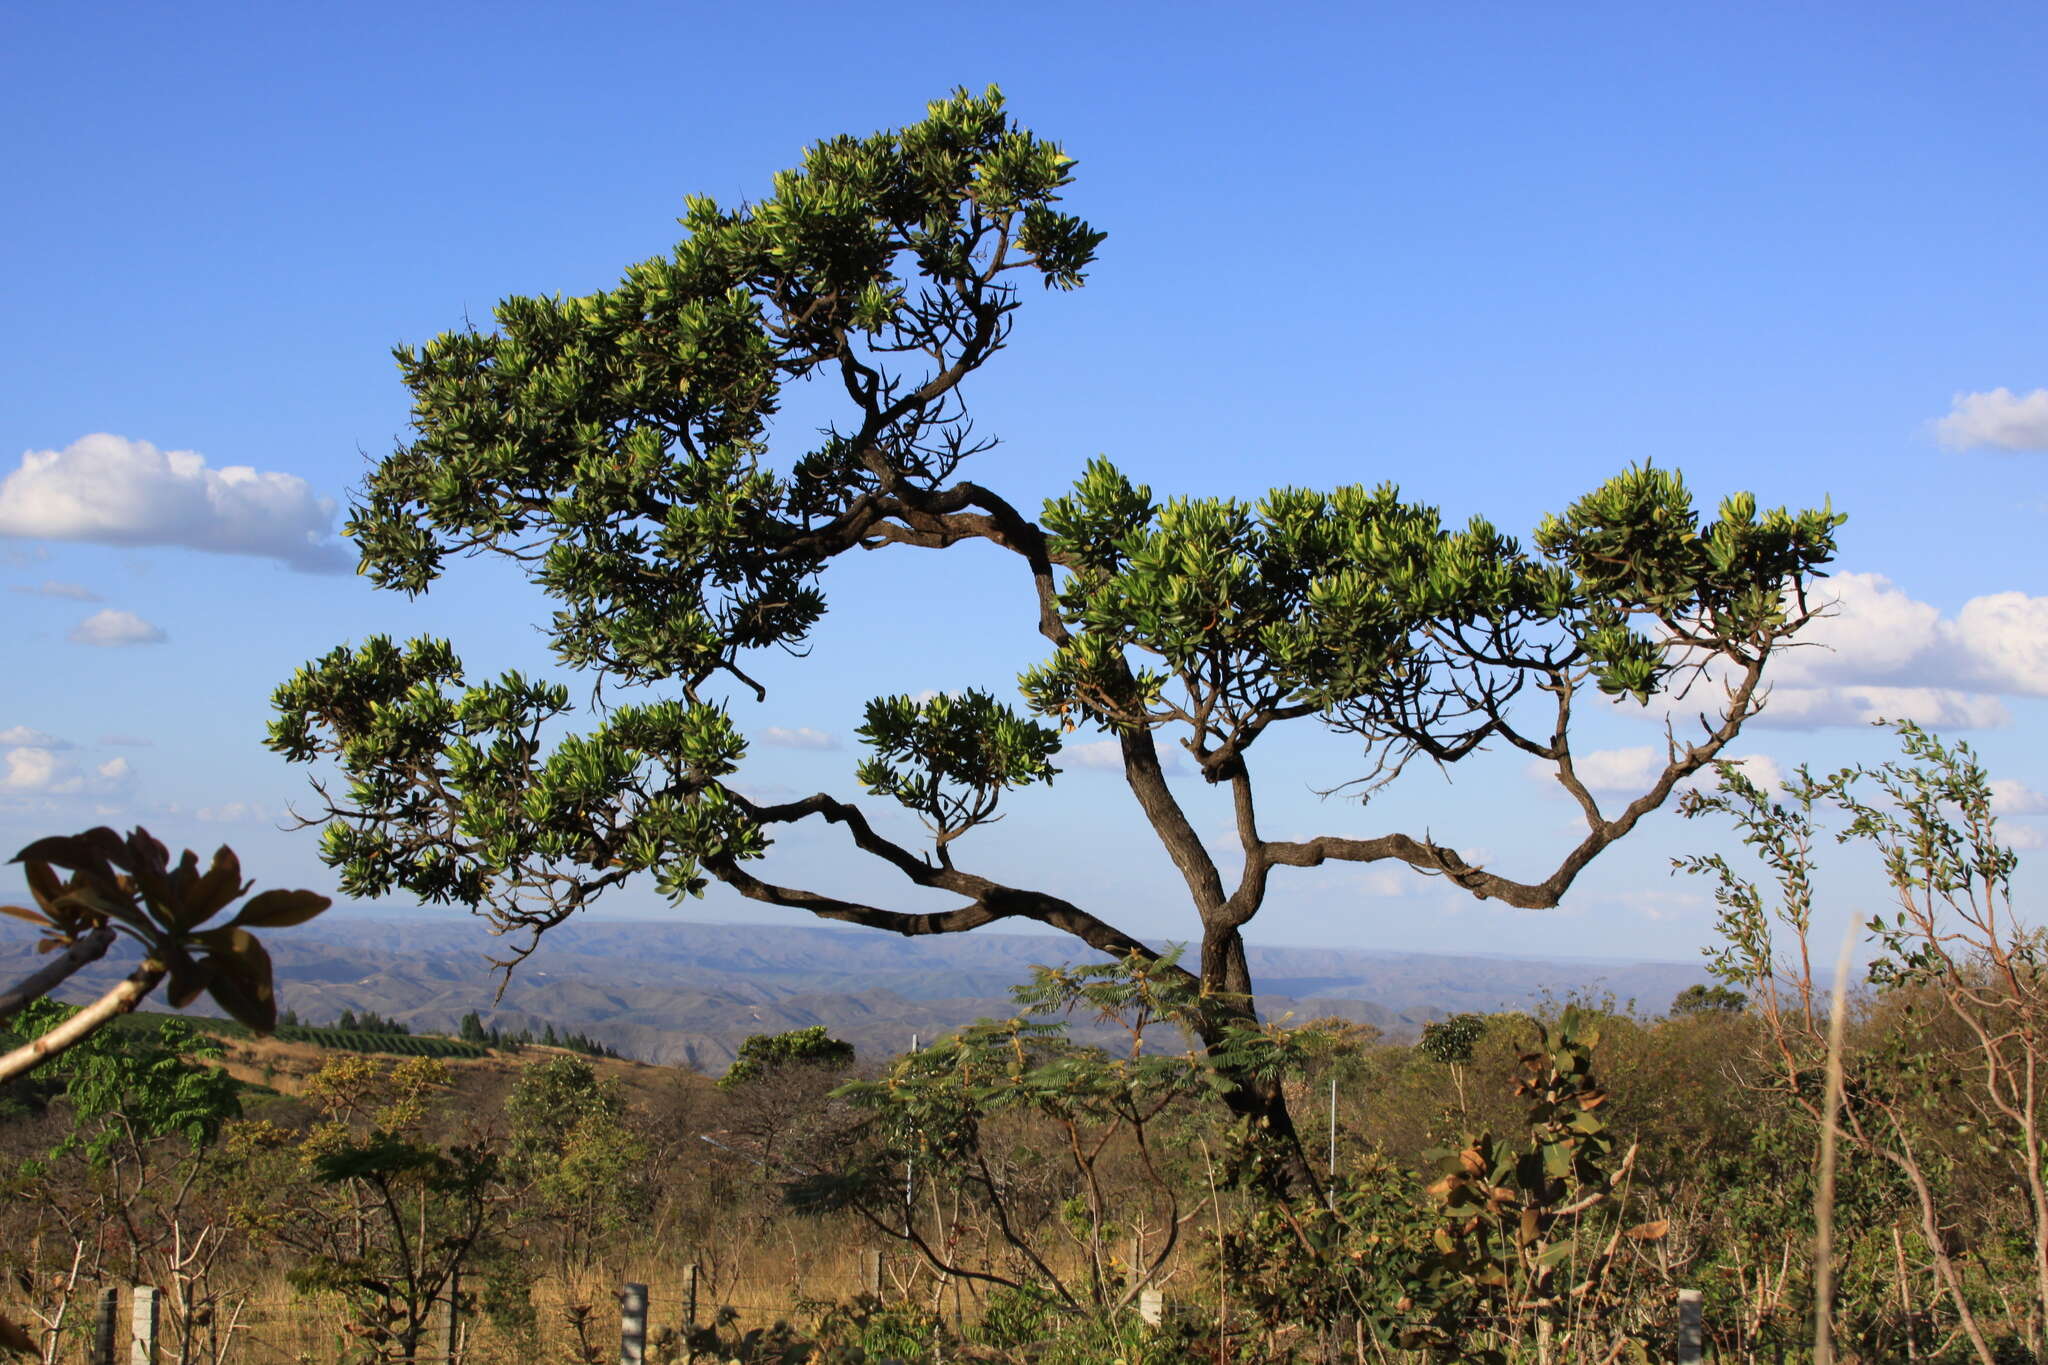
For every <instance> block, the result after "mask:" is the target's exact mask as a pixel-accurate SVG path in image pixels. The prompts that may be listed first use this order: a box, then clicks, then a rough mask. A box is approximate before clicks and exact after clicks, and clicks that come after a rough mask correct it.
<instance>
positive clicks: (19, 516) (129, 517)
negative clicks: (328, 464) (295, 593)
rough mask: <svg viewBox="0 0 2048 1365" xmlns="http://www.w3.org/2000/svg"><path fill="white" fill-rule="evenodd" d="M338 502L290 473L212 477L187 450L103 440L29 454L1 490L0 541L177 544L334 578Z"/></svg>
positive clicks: (338, 565) (339, 558)
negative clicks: (251, 557) (12, 538)
mask: <svg viewBox="0 0 2048 1365" xmlns="http://www.w3.org/2000/svg"><path fill="white" fill-rule="evenodd" d="M334 514H335V502H334V500H333V499H332V498H324V497H321V496H320V495H319V494H317V493H315V492H314V491H313V487H312V485H311V484H309V483H307V482H306V481H305V480H304V479H302V478H299V477H298V476H297V475H295V474H266V473H259V472H258V471H257V470H255V469H253V468H251V467H249V466H248V465H228V466H225V467H223V468H220V469H210V468H208V467H207V464H206V457H205V456H203V455H200V454H198V453H197V452H195V451H190V450H169V451H165V450H158V449H157V448H156V447H155V446H153V445H151V444H150V443H149V442H147V441H131V440H128V439H127V438H125V437H121V436H112V435H108V434H106V433H104V432H101V433H96V434H94V435H91V436H82V437H80V438H79V439H78V440H76V441H73V442H72V443H71V444H70V445H68V446H66V447H65V448H64V449H62V450H30V451H25V452H24V453H23V454H22V457H21V467H20V468H19V469H17V470H15V471H14V472H13V473H12V474H9V475H8V476H7V478H6V481H5V482H0V536H18V537H21V538H24V539H32V540H80V541H89V542H92V543H94V544H99V545H178V546H184V547H185V548H187V549H193V550H206V551H210V552H212V553H214V554H235V555H258V556H262V557H264V558H268V559H278V560H282V561H283V562H284V563H286V564H288V565H290V566H291V567H292V568H294V569H299V570H301V571H304V572H308V573H335V572H340V571H342V570H345V569H346V568H347V567H348V562H349V555H348V554H347V552H346V550H345V549H344V547H343V546H342V545H340V544H339V543H338V542H336V541H335V539H334Z"/></svg>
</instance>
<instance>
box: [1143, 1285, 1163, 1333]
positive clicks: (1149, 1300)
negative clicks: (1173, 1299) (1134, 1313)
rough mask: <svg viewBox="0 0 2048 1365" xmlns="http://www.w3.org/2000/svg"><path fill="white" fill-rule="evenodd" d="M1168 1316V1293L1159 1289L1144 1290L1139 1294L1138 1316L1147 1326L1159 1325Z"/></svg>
mask: <svg viewBox="0 0 2048 1365" xmlns="http://www.w3.org/2000/svg"><path fill="white" fill-rule="evenodd" d="M1165 1316H1166V1295H1165V1293H1164V1292H1163V1291H1161V1290H1157V1289H1147V1290H1143V1291H1141V1292H1140V1293H1139V1295H1138V1317H1139V1320H1140V1321H1142V1322H1143V1323H1144V1324H1145V1325H1146V1326H1147V1327H1157V1326H1158V1325H1159V1322H1160V1319H1162V1318H1164V1317H1165Z"/></svg>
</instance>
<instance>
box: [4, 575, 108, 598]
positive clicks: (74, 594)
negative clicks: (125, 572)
mask: <svg viewBox="0 0 2048 1365" xmlns="http://www.w3.org/2000/svg"><path fill="white" fill-rule="evenodd" d="M13 591H15V592H25V593H29V594H31V595H32V596H35V597H62V598H65V599H67V600H68V601H72V602H104V601H105V600H106V599H105V598H103V597H101V596H100V595H99V594H98V593H96V592H94V591H93V590H92V589H91V588H88V587H84V586H82V585H80V584H77V583H59V582H58V581H57V580H56V579H54V578H45V579H44V580H43V581H42V582H40V583H36V584H28V583H16V584H15V585H14V588H13Z"/></svg>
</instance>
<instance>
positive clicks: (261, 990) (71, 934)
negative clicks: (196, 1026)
mask: <svg viewBox="0 0 2048 1365" xmlns="http://www.w3.org/2000/svg"><path fill="white" fill-rule="evenodd" d="M13 861H15V862H18V863H21V864H23V866H24V870H25V875H26V878H27V881H28V886H29V892H30V894H31V895H32V896H33V897H34V898H35V902H36V906H35V908H34V909H28V908H25V907H23V906H18V905H8V906H0V914H7V915H12V916H14V917H15V918H16V919H23V920H27V921H28V922H29V923H31V924H35V925H39V926H41V927H42V928H44V929H46V930H48V931H49V932H48V934H47V935H46V936H45V937H44V938H43V939H42V940H41V941H40V942H39V943H38V944H37V949H38V951H41V952H49V951H50V950H52V949H53V948H59V947H63V946H66V945H68V944H69V943H70V942H71V941H73V940H74V939H75V938H77V937H78V936H80V935H82V934H85V933H89V932H91V931H93V930H95V929H99V928H103V927H111V928H112V929H113V930H114V931H115V932H116V933H118V934H122V935H125V936H127V937H128V938H131V939H133V940H135V941H136V942H137V943H138V944H140V945H141V947H142V950H143V953H144V956H145V960H146V961H147V962H149V963H153V964H155V966H156V967H158V968H161V969H162V970H163V971H164V972H165V973H166V974H167V975H168V977H169V988H168V999H169V1000H170V1003H171V1005H172V1006H173V1007H174V1008H177V1009H183V1008H184V1007H185V1006H187V1005H189V1004H191V1003H192V1002H193V1001H194V1000H196V999H198V998H199V995H200V994H201V993H202V992H204V993H205V994H207V995H209V996H211V997H212V998H213V1000H214V1003H216V1004H218V1005H219V1006H220V1007H221V1008H222V1009H224V1010H226V1011H227V1012H228V1014H229V1015H230V1016H232V1017H233V1018H235V1019H236V1020H238V1021H240V1022H241V1023H244V1024H246V1025H248V1026H249V1027H250V1028H252V1029H255V1030H256V1031H257V1032H259V1033H265V1034H267V1033H269V1032H270V1031H271V1030H272V1029H274V1028H275V1027H276V1026H277V997H276V991H275V988H274V986H273V983H272V980H271V967H270V954H269V952H268V951H266V950H265V949H264V947H263V945H262V943H261V942H259V941H258V940H257V938H256V936H255V934H253V933H252V932H250V931H251V930H255V929H281V928H287V927H289V926H291V925H295V924H304V923H305V922H306V921H308V920H310V919H312V918H313V917H314V916H316V915H318V914H319V913H320V912H321V911H323V910H325V909H326V908H327V907H328V906H329V905H330V904H331V903H332V902H331V901H330V900H329V899H328V898H327V897H325V896H322V895H318V894H316V893H314V892H311V891H277V890H272V891H264V892H260V893H258V894H257V895H255V896H251V897H250V898H249V899H248V900H247V901H246V902H245V903H244V904H243V905H242V908H241V909H240V910H239V911H238V912H236V914H235V915H234V917H233V918H231V919H229V920H228V921H227V922H226V923H225V924H220V925H217V926H215V927H214V928H210V929H208V928H202V927H201V926H203V925H205V924H206V923H207V922H208V921H209V920H211V919H213V918H214V917H215V916H216V915H218V914H219V913H220V912H221V911H222V910H224V909H226V908H227V907H228V905H229V904H230V903H231V902H233V901H234V900H236V899H237V898H239V897H241V896H244V895H247V894H248V891H249V888H250V885H251V883H248V882H244V881H243V880H242V865H241V861H240V860H239V859H238V858H236V856H235V853H234V850H233V849H230V848H228V847H227V846H225V845H223V846H222V847H221V848H219V849H218V850H216V851H215V853H214V855H213V862H212V864H211V865H210V866H209V867H208V868H207V869H206V871H204V872H201V871H200V870H199V859H198V855H197V854H195V853H194V852H192V850H190V849H187V850H185V853H184V856H183V857H182V858H180V859H179V860H178V862H177V864H176V865H175V866H174V865H172V864H171V862H170V856H169V852H168V851H167V850H166V849H165V847H164V846H163V844H161V843H159V842H158V841H157V840H156V839H154V838H152V837H151V835H150V833H149V831H148V830H145V829H143V828H141V827H140V826H138V827H136V828H135V829H134V830H133V831H131V832H130V833H129V835H128V836H127V837H126V838H125V839H124V838H122V837H121V836H120V835H118V834H116V833H115V832H114V831H113V830H111V829H107V828H105V827H104V826H102V827H99V828H95V829H90V830H87V831H85V833H83V834H77V835H71V836H68V837H56V838H48V839H38V840H37V841H36V842H34V843H32V844H30V845H29V846H28V847H26V848H24V849H22V850H21V852H19V853H17V854H16V855H15V856H14V858H13ZM58 868H62V869H64V870H65V871H67V872H69V873H70V874H71V875H70V877H69V878H60V877H59V876H58V874H57V871H56V869H58Z"/></svg>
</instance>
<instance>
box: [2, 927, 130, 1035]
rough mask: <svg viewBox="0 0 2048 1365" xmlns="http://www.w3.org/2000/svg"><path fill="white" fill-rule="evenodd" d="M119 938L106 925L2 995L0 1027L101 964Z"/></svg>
mask: <svg viewBox="0 0 2048 1365" xmlns="http://www.w3.org/2000/svg"><path fill="white" fill-rule="evenodd" d="M116 937H117V935H116V934H115V933H114V931H113V930H112V929H109V928H108V927H107V926H106V925H104V924H103V925H101V926H100V927H99V928H97V929H94V930H93V931H92V932H91V933H89V934H85V935H82V936H80V937H78V938H74V939H72V940H71V942H70V944H68V945H67V946H66V947H65V949H64V951H63V952H62V953H60V954H58V956H57V957H56V958H55V959H54V960H53V961H51V962H50V963H49V965H47V966H45V967H44V968H43V969H42V970H41V971H38V972H36V973H34V974H33V975H30V976H26V977H23V978H22V979H21V980H20V981H18V982H16V983H15V984H14V985H12V986H10V987H8V988H7V989H6V990H5V991H0V1023H4V1022H5V1021H7V1020H9V1019H12V1018H13V1017H14V1016H15V1015H17V1014H19V1013H21V1011H22V1010H24V1009H26V1008H27V1007H28V1006H29V1005H30V1004H31V1003H33V1002H35V1001H37V1000H40V999H42V998H43V997H44V996H46V995H48V994H49V993H50V992H51V991H53V990H56V989H57V987H59V986H61V985H63V984H64V982H65V981H66V980H67V979H68V978H69V977H70V976H71V975H72V974H73V973H74V972H76V971H78V970H79V969H80V968H82V967H86V966H89V965H90V964H92V963H94V962H97V961H99V960H100V959H101V958H103V957H105V956H106V955H107V949H109V948H111V947H113V946H114V939H115V938H116Z"/></svg>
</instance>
